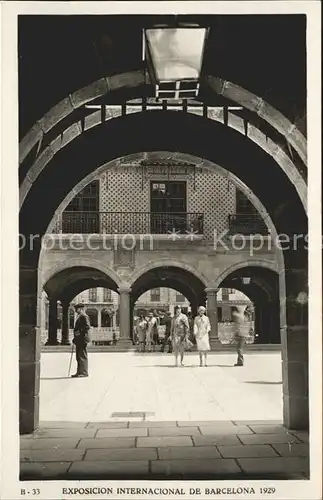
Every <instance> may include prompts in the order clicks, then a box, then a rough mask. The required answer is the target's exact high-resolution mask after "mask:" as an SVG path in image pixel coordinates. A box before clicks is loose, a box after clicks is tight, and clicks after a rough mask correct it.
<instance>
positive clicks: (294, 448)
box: [272, 443, 309, 457]
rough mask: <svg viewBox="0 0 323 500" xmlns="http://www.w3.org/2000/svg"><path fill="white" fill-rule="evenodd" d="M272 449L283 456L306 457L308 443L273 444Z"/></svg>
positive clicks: (307, 454)
mask: <svg viewBox="0 0 323 500" xmlns="http://www.w3.org/2000/svg"><path fill="white" fill-rule="evenodd" d="M272 447H273V448H274V450H276V451H277V453H279V455H282V456H283V457H308V456H309V445H308V443H292V444H291V445H288V444H279V443H276V444H273V445H272Z"/></svg>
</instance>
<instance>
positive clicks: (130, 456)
mask: <svg viewBox="0 0 323 500" xmlns="http://www.w3.org/2000/svg"><path fill="white" fill-rule="evenodd" d="M157 458H158V457H157V450H155V449H154V448H128V449H125V448H124V449H122V450H119V449H109V450H88V451H87V452H86V454H85V457H84V460H94V461H97V460H108V461H111V460H113V461H115V460H117V461H118V460H128V461H133V460H157Z"/></svg>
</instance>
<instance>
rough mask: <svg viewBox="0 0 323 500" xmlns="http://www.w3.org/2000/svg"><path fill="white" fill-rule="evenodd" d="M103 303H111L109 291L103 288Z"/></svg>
mask: <svg viewBox="0 0 323 500" xmlns="http://www.w3.org/2000/svg"><path fill="white" fill-rule="evenodd" d="M103 302H111V290H109V289H108V288H103Z"/></svg>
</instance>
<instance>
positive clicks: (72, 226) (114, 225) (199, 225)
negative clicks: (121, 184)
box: [53, 212, 204, 235]
mask: <svg viewBox="0 0 323 500" xmlns="http://www.w3.org/2000/svg"><path fill="white" fill-rule="evenodd" d="M203 225H204V214H202V213H196V212H194V213H193V212H190V213H188V212H170V213H166V212H165V213H164V212H158V213H157V212H156V213H153V212H63V213H62V214H61V216H60V218H59V219H58V221H57V224H56V226H55V228H54V230H53V232H54V233H64V234H93V233H97V234H101V233H106V234H169V233H170V232H173V231H176V232H178V233H179V234H186V233H187V232H192V233H193V232H194V233H195V234H197V235H202V234H203Z"/></svg>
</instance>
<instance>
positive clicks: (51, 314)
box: [46, 297, 59, 345]
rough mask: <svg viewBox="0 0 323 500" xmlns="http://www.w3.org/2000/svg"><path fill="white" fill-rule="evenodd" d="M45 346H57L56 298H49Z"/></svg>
mask: <svg viewBox="0 0 323 500" xmlns="http://www.w3.org/2000/svg"><path fill="white" fill-rule="evenodd" d="M46 345H59V342H58V340H57V298H54V297H50V298H49V308H48V340H47V342H46Z"/></svg>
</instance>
